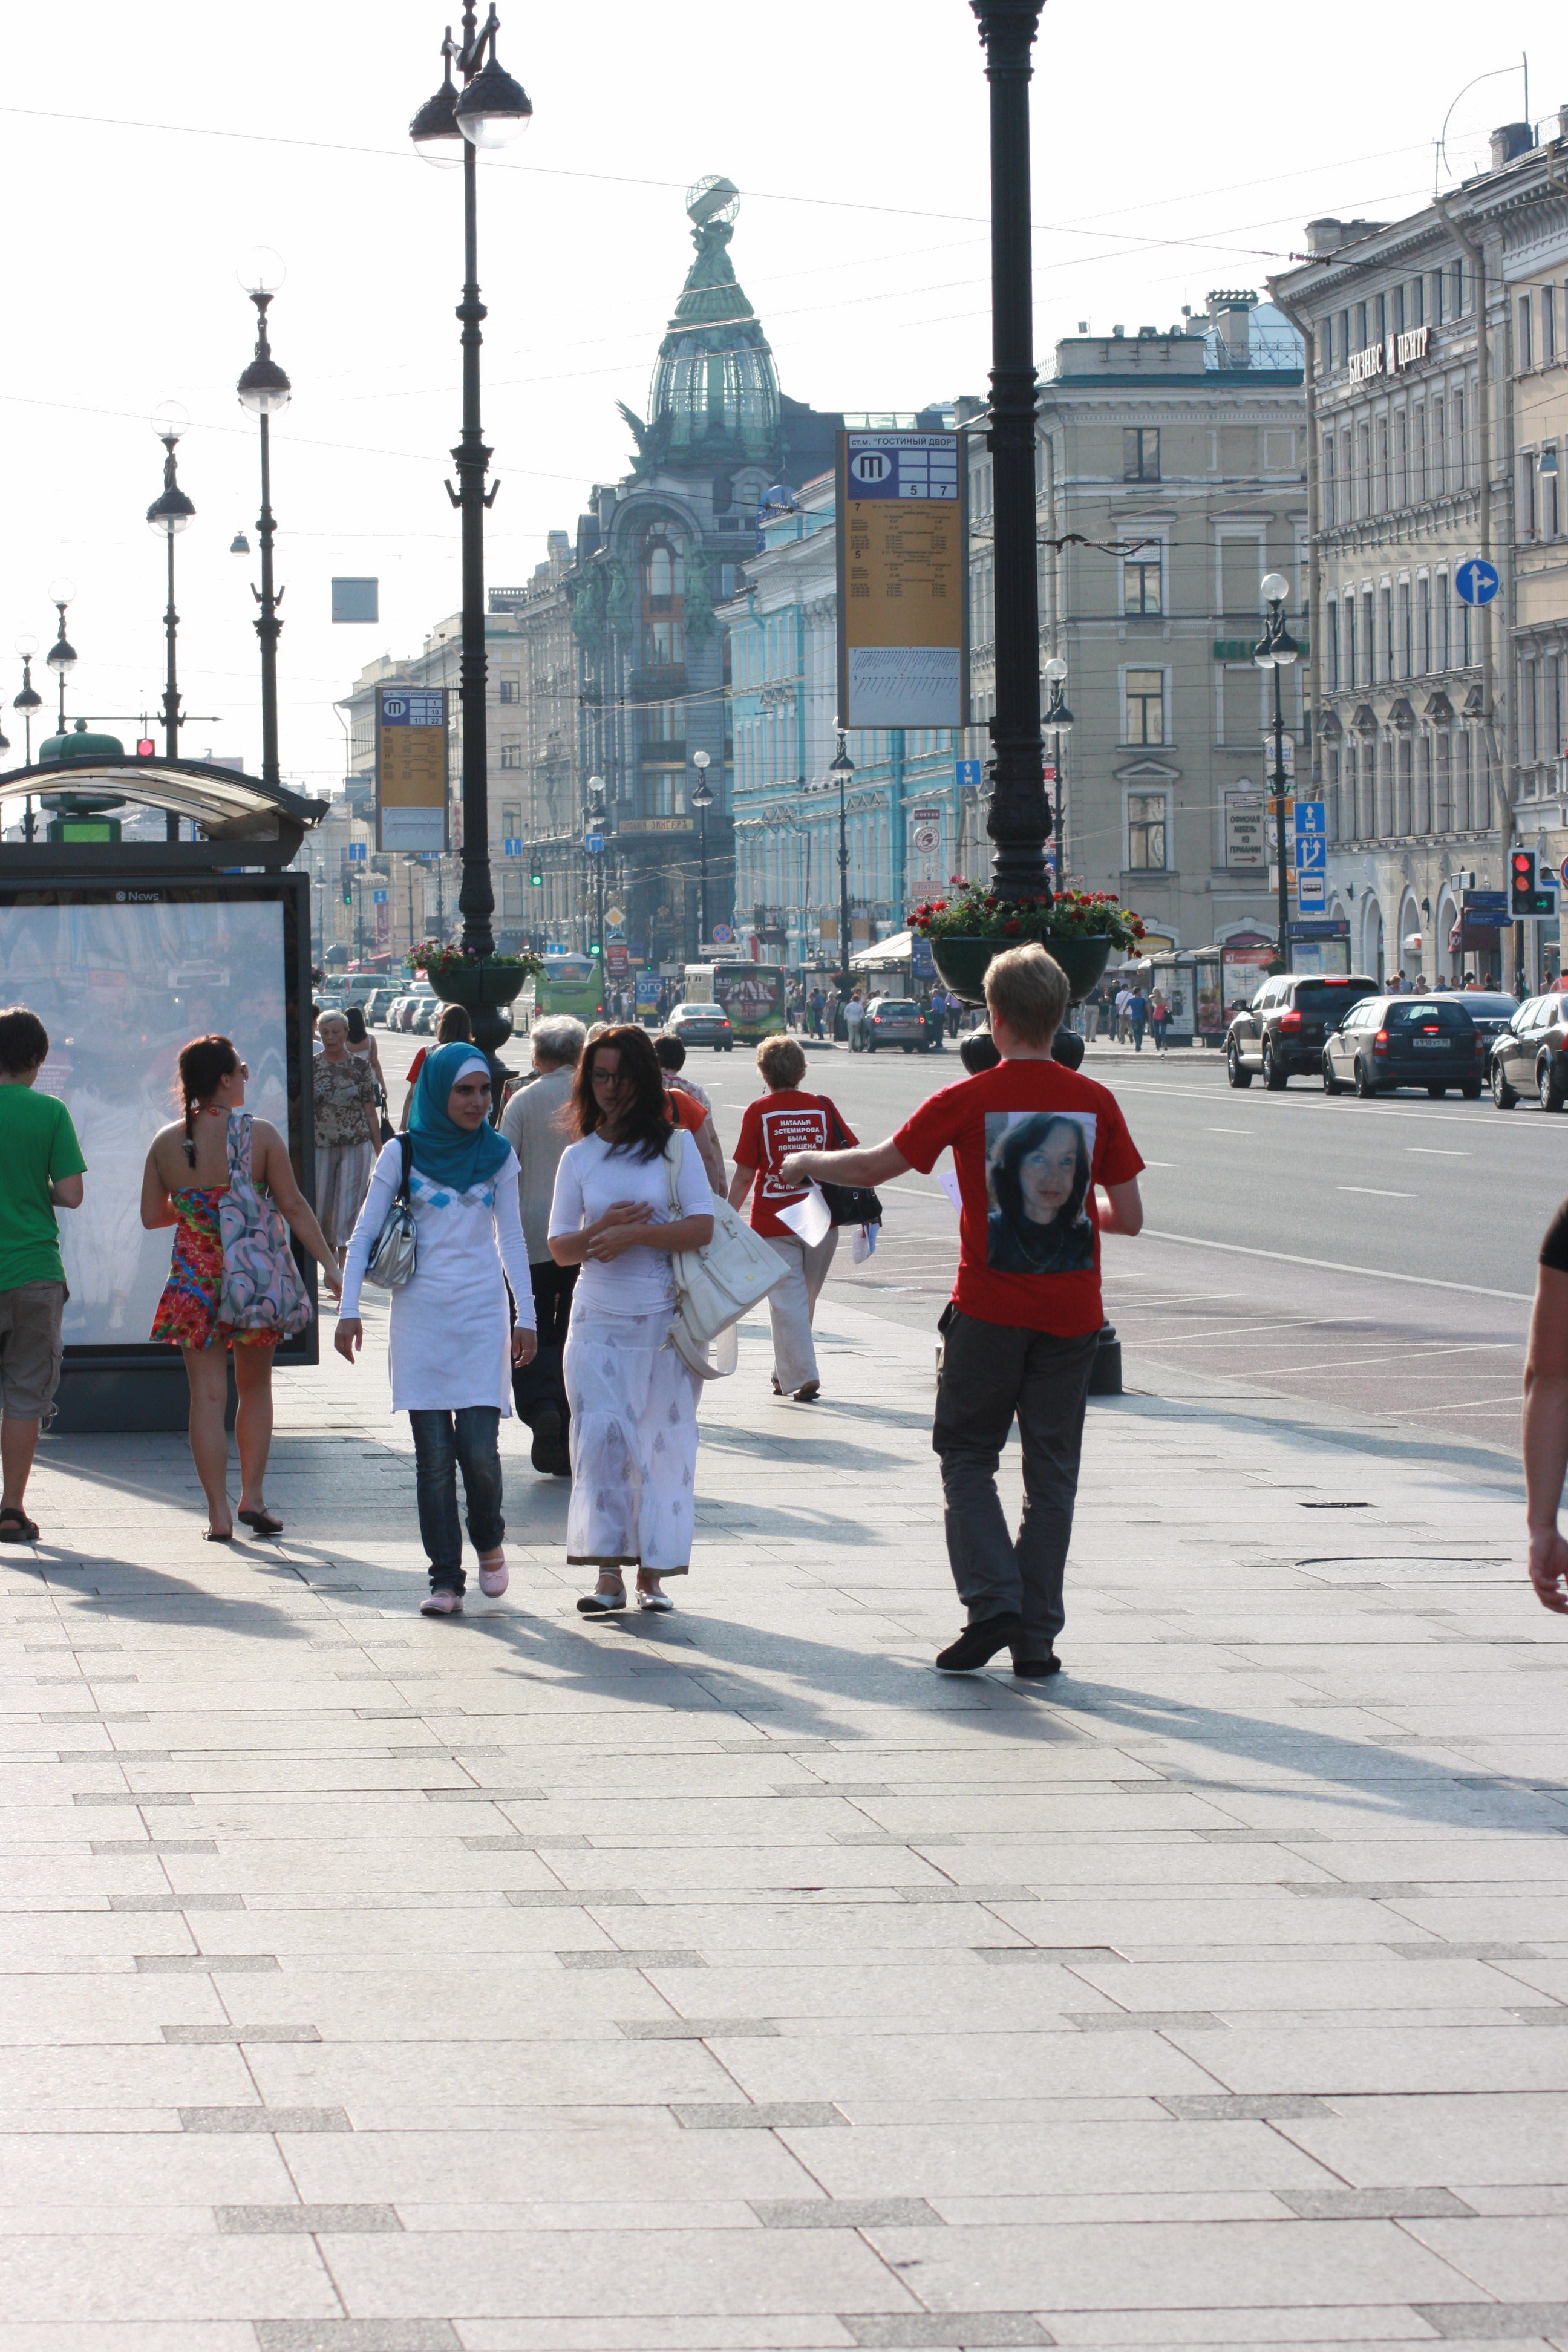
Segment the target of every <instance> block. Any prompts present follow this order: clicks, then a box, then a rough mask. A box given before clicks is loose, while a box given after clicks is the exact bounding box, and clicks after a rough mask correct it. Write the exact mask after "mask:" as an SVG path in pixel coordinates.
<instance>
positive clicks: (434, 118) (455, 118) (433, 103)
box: [408, 0, 533, 1062]
mask: <svg viewBox="0 0 1568 2352" xmlns="http://www.w3.org/2000/svg"><path fill="white" fill-rule="evenodd" d="M499 29H500V20H499V18H498V17H497V16H496V12H495V10H494V8H493V7H492V8H491V10H490V12H489V16H488V17H487V18H486V21H485V24H484V26H483V28H482V29H481V28H480V27H479V19H478V14H477V11H476V9H475V8H474V6H473V5H472V0H468V5H466V6H465V7H464V10H463V39H462V45H461V47H458V44H457V43H455V42H454V41H453V39H452V36H451V32H450V29H448V31H447V37H446V39H445V40H444V41H443V42H442V44H441V56H442V58H443V60H444V65H445V72H444V76H443V79H442V83H441V87H440V89H438V90H437V92H436V95H435V96H434V98H431V99H427V100H426V102H425V104H424V105H423V106H422V107H421V108H420V110H419V111H418V113H417V114H416V116H415V117H414V120H413V121H412V122H411V123H410V124H409V126H408V135H409V137H410V138H411V139H412V140H413V142H414V144H415V146H416V149H417V150H418V152H419V153H420V154H421V155H423V156H425V158H426V161H427V162H430V163H456V162H457V161H458V157H459V156H460V157H461V159H462V165H463V299H462V300H461V301H460V302H459V303H458V314H457V315H458V319H459V320H461V321H462V329H463V333H462V349H463V431H462V437H461V439H460V440H459V442H458V446H457V448H456V449H455V450H454V451H453V453H452V457H453V463H454V465H455V467H456V468H457V475H458V488H456V489H455V490H454V489H453V488H452V485H451V484H450V482H448V483H447V497H448V498H449V499H451V501H452V503H453V505H454V506H455V507H457V508H458V510H459V512H460V513H461V516H462V546H463V631H462V656H461V664H460V667H459V672H458V676H459V679H460V693H461V698H462V706H463V777H462V804H463V885H462V889H461V891H460V893H459V895H458V907H459V908H460V909H461V911H462V917H463V933H462V944H463V947H464V949H465V950H468V951H469V952H471V953H472V954H474V955H477V956H489V955H492V954H493V953H494V952H495V932H494V929H493V928H492V926H491V920H490V919H491V917H492V915H493V914H494V913H495V903H496V902H495V890H494V887H493V886H492V884H491V880H490V862H489V794H488V790H487V782H488V780H487V774H486V761H487V758H488V751H489V746H488V742H487V737H486V728H485V676H486V659H485V539H484V531H485V525H484V515H485V509H486V507H487V506H488V505H489V503H490V501H491V500H492V499H494V497H495V490H494V489H493V488H492V489H491V490H490V492H489V496H488V497H487V495H486V491H485V475H486V473H487V471H488V469H489V461H490V453H489V449H488V448H487V447H486V446H485V440H484V433H483V430H482V428H481V425H480V422H479V347H480V342H481V341H482V338H481V336H480V333H479V327H480V322H481V321H482V320H483V319H484V317H485V306H484V304H483V303H482V302H481V301H480V299H479V185H478V169H477V166H478V157H479V149H480V148H484V149H486V150H489V149H491V148H496V147H501V146H504V145H505V144H506V142H507V141H508V140H510V139H512V138H515V137H516V135H517V133H518V132H519V131H522V130H524V129H526V127H527V124H528V121H529V119H530V117H531V115H532V112H533V108H532V105H531V102H530V100H529V97H528V93H527V91H526V90H525V89H523V88H522V86H521V83H520V82H517V81H514V80H513V79H512V77H511V75H510V74H509V73H508V72H506V71H505V69H504V68H503V67H502V66H501V64H500V60H499V58H497V56H496V35H497V32H498V31H499ZM454 66H455V67H456V68H457V71H458V74H459V75H460V76H461V79H462V83H463V87H462V89H461V90H460V91H459V90H458V87H457V85H456V83H455V82H454V80H453V79H452V75H453V68H454ZM506 1034H507V1033H506V1024H505V1023H504V1022H503V1021H502V1020H501V1019H500V1016H499V1015H498V1014H497V1013H496V1012H495V1010H494V1009H493V1008H492V1007H490V1006H489V1005H480V1006H479V1007H477V1008H476V1009H475V1014H474V1036H475V1042H476V1044H478V1045H479V1046H480V1047H481V1049H482V1050H483V1051H484V1052H486V1053H487V1054H489V1056H490V1058H491V1060H492V1062H493V1059H494V1049H495V1047H496V1046H497V1045H500V1041H501V1039H502V1038H503V1037H504V1036H505V1035H506Z"/></svg>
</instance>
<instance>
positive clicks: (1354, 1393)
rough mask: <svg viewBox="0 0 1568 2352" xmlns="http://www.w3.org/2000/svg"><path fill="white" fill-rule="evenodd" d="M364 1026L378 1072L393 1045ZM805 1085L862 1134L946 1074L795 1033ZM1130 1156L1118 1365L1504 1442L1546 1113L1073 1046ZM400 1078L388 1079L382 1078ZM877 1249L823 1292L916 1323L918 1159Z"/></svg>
mask: <svg viewBox="0 0 1568 2352" xmlns="http://www.w3.org/2000/svg"><path fill="white" fill-rule="evenodd" d="M382 1042H383V1045H384V1048H385V1049H386V1051H385V1055H384V1058H385V1060H386V1065H387V1068H388V1072H389V1074H390V1073H391V1072H392V1071H393V1069H394V1068H395V1067H396V1068H397V1069H401V1068H402V1067H404V1066H405V1064H406V1061H407V1058H408V1055H409V1053H410V1052H411V1051H412V1047H411V1046H407V1047H405V1045H404V1041H402V1040H401V1039H386V1038H385V1037H384V1035H383V1038H382ZM810 1062H811V1067H810V1074H809V1076H808V1078H807V1081H806V1083H807V1085H808V1086H811V1087H816V1088H819V1089H821V1090H822V1091H823V1092H826V1093H828V1094H831V1095H832V1096H833V1097H834V1099H835V1100H836V1101H837V1104H838V1105H839V1107H840V1108H841V1110H842V1111H843V1113H844V1116H845V1118H847V1121H848V1122H849V1124H850V1126H851V1127H852V1128H853V1129H855V1131H856V1133H857V1134H858V1136H859V1137H860V1138H861V1139H862V1140H863V1141H873V1140H876V1139H879V1138H881V1137H884V1136H887V1135H890V1134H891V1133H892V1131H893V1130H894V1129H895V1128H896V1127H897V1126H898V1125H899V1124H900V1120H902V1119H903V1118H907V1117H908V1115H909V1113H910V1111H911V1110H912V1109H913V1108H914V1107H915V1105H916V1104H917V1103H919V1102H920V1101H921V1100H922V1099H923V1097H925V1096H926V1095H927V1094H929V1093H931V1091H932V1090H933V1089H934V1088H936V1087H942V1086H947V1085H951V1084H952V1083H953V1082H954V1081H955V1080H956V1079H958V1078H960V1077H961V1076H963V1067H962V1065H961V1064H960V1062H959V1059H958V1055H957V1053H956V1051H955V1050H953V1049H951V1048H950V1049H949V1050H948V1051H947V1052H946V1053H944V1054H943V1055H941V1056H940V1057H938V1056H936V1055H903V1054H901V1053H900V1054H891V1055H889V1054H883V1055H876V1056H875V1057H873V1056H869V1055H849V1054H847V1053H845V1052H843V1051H842V1050H838V1051H832V1052H829V1051H816V1052H813V1053H812V1055H811V1057H810ZM1086 1070H1087V1073H1088V1075H1089V1076H1093V1077H1096V1078H1098V1079H1099V1080H1100V1083H1101V1084H1103V1085H1106V1086H1109V1087H1111V1089H1112V1091H1113V1092H1114V1093H1115V1094H1116V1095H1117V1097H1119V1099H1120V1100H1121V1105H1122V1108H1123V1109H1124V1111H1125V1113H1126V1116H1127V1120H1128V1124H1129V1126H1130V1127H1131V1130H1132V1134H1133V1137H1134V1139H1135V1140H1136V1142H1137V1144H1138V1147H1139V1149H1140V1150H1141V1151H1142V1154H1143V1157H1144V1159H1145V1160H1146V1161H1147V1162H1148V1170H1147V1173H1146V1175H1145V1177H1144V1179H1143V1197H1144V1202H1145V1208H1146V1213H1147V1219H1148V1223H1147V1225H1146V1227H1145V1230H1144V1233H1143V1234H1142V1236H1141V1237H1140V1238H1139V1239H1138V1240H1137V1241H1135V1242H1125V1241H1121V1240H1118V1239H1116V1238H1114V1237H1112V1238H1111V1239H1110V1241H1109V1242H1108V1243H1107V1245H1106V1251H1105V1271H1106V1292H1107V1311H1108V1313H1109V1314H1110V1317H1111V1318H1112V1320H1113V1321H1114V1322H1115V1324H1116V1326H1117V1328H1118V1330H1119V1332H1120V1333H1121V1338H1122V1341H1123V1347H1124V1350H1125V1353H1126V1357H1127V1363H1128V1377H1129V1379H1130V1381H1135V1380H1136V1378H1137V1377H1138V1370H1139V1367H1140V1366H1141V1365H1142V1366H1147V1367H1148V1368H1150V1370H1153V1371H1157V1372H1158V1374H1159V1375H1160V1377H1161V1381H1162V1385H1165V1384H1166V1383H1167V1382H1168V1381H1169V1379H1170V1376H1171V1375H1172V1374H1173V1373H1175V1374H1178V1375H1179V1376H1181V1377H1182V1378H1184V1379H1185V1380H1186V1381H1188V1382H1189V1383H1190V1385H1191V1387H1192V1389H1193V1391H1194V1394H1195V1393H1199V1392H1202V1393H1205V1394H1214V1393H1215V1392H1216V1391H1218V1392H1220V1393H1224V1392H1225V1391H1226V1388H1227V1387H1228V1386H1229V1385H1230V1384H1236V1385H1237V1388H1238V1389H1239V1390H1240V1391H1244V1392H1246V1393H1248V1394H1252V1395H1257V1396H1263V1395H1278V1396H1281V1397H1289V1398H1296V1399H1300V1400H1305V1401H1309V1402H1312V1403H1314V1404H1316V1405H1317V1406H1319V1407H1321V1408H1326V1409H1328V1410H1330V1411H1331V1412H1342V1413H1343V1414H1344V1415H1345V1416H1346V1417H1347V1419H1348V1420H1349V1421H1350V1422H1352V1423H1357V1424H1359V1423H1363V1422H1365V1421H1368V1420H1375V1421H1377V1422H1378V1423H1389V1424H1392V1425H1393V1426H1394V1427H1402V1426H1403V1427H1410V1428H1416V1427H1420V1428H1422V1429H1427V1430H1436V1431H1438V1432H1446V1433H1451V1434H1452V1436H1453V1438H1454V1441H1455V1442H1456V1443H1458V1442H1461V1441H1463V1440H1469V1439H1476V1438H1479V1439H1482V1440H1485V1441H1488V1442H1490V1443H1493V1444H1501V1445H1505V1446H1508V1447H1510V1448H1511V1447H1513V1446H1514V1444H1516V1442H1517V1428H1518V1398H1519V1381H1520V1370H1521V1354H1522V1347H1523V1341H1524V1337H1525V1332H1526V1328H1527V1326H1528V1321H1529V1302H1530V1297H1531V1290H1532V1288H1533V1284H1534V1265H1535V1255H1536V1251H1537V1249H1538V1247H1539V1244H1540V1239H1541V1234H1542V1231H1543V1230H1544V1228H1545V1226H1546V1223H1547V1222H1548V1220H1549V1218H1550V1217H1551V1215H1552V1212H1553V1210H1554V1209H1555V1208H1556V1206H1557V1203H1558V1202H1559V1201H1560V1200H1561V1199H1562V1198H1563V1194H1564V1193H1565V1192H1568V1116H1563V1117H1561V1118H1549V1117H1547V1116H1546V1115H1545V1114H1543V1113H1542V1112H1541V1111H1540V1110H1538V1109H1536V1108H1533V1107H1531V1106H1530V1105H1527V1104H1521V1107H1520V1108H1518V1109H1517V1110H1513V1111H1510V1112H1506V1113H1505V1112H1499V1111H1497V1110H1495V1109H1494V1108H1492V1106H1491V1104H1490V1102H1489V1100H1486V1099H1483V1100H1482V1101H1481V1102H1479V1103H1466V1102H1462V1101H1460V1100H1458V1098H1457V1097H1450V1098H1449V1099H1447V1100H1446V1101H1443V1102H1440V1103H1437V1102H1433V1101H1431V1100H1430V1099H1429V1098H1428V1097H1426V1096H1425V1095H1401V1096H1398V1097H1393V1098H1386V1099H1384V1100H1380V1101H1377V1102H1373V1103H1362V1102H1359V1101H1357V1100H1356V1099H1355V1098H1354V1097H1351V1096H1342V1097H1338V1098H1337V1099H1335V1100H1333V1101H1330V1100H1329V1099H1327V1098H1326V1097H1324V1096H1323V1094H1322V1092H1321V1089H1320V1088H1319V1087H1317V1086H1316V1085H1310V1084H1309V1083H1308V1082H1307V1081H1306V1080H1304V1079H1297V1080H1294V1081H1292V1083H1291V1085H1290V1086H1289V1087H1288V1088H1287V1089H1286V1090H1285V1091H1284V1092H1283V1093H1281V1094H1269V1093H1268V1092H1266V1091H1265V1089H1264V1088H1263V1087H1262V1086H1261V1084H1259V1083H1258V1082H1256V1081H1255V1082H1254V1084H1253V1085H1252V1086H1251V1087H1249V1088H1247V1090H1246V1091H1244V1092H1233V1091H1232V1090H1231V1089H1230V1087H1227V1086H1226V1082H1225V1073H1224V1069H1223V1066H1222V1065H1221V1063H1220V1059H1219V1056H1218V1055H1211V1054H1207V1053H1204V1054H1201V1055H1200V1054H1199V1053H1196V1052H1193V1051H1188V1052H1185V1053H1172V1054H1170V1055H1165V1056H1164V1057H1163V1058H1160V1059H1156V1058H1155V1056H1154V1055H1153V1054H1152V1051H1145V1053H1144V1054H1143V1055H1142V1056H1140V1057H1136V1058H1135V1057H1133V1056H1132V1055H1129V1054H1126V1053H1120V1052H1117V1053H1109V1054H1108V1053H1106V1052H1104V1051H1103V1050H1101V1051H1100V1052H1098V1053H1097V1052H1095V1051H1094V1050H1093V1049H1091V1052H1090V1055H1089V1061H1088V1063H1087V1065H1086ZM689 1072H690V1075H691V1076H694V1077H696V1078H697V1079H699V1080H700V1083H701V1084H702V1085H703V1086H704V1087H707V1088H708V1090H709V1092H710V1094H711V1096H712V1097H713V1101H714V1107H715V1111H716V1115H717V1118H718V1122H719V1130H720V1136H721V1140H722V1142H723V1144H724V1147H725V1151H726V1154H727V1156H728V1155H730V1154H731V1153H732V1151H733V1147H734V1142H735V1139H736V1136H737V1134H738V1132H739V1129H740V1123H741V1116H742V1111H743V1109H744V1108H745V1105H746V1103H747V1102H748V1101H749V1100H750V1099H751V1098H752V1095H753V1094H754V1093H755V1092H757V1090H758V1087H759V1085H760V1081H759V1080H758V1078H757V1076H756V1073H755V1070H754V1068H753V1066H752V1061H751V1057H750V1055H748V1054H747V1053H746V1052H745V1051H744V1049H743V1048H737V1050H736V1051H735V1052H734V1053H732V1054H729V1055H719V1054H711V1053H698V1054H694V1055H692V1057H691V1061H690V1064H689ZM395 1100H396V1101H400V1100H401V1089H400V1088H399V1089H398V1090H397V1092H396V1094H395ZM884 1204H885V1207H886V1209H887V1222H886V1223H885V1225H884V1226H883V1229H882V1238H881V1242H880V1244H879V1248H878V1250H877V1253H876V1255H875V1257H874V1258H873V1259H871V1260H870V1262H869V1263H868V1265H864V1266H860V1267H856V1266H853V1265H851V1264H850V1262H849V1255H848V1249H847V1245H846V1246H841V1247H840V1250H839V1253H838V1257H837V1261H836V1263H835V1266H834V1271H833V1274H832V1276H831V1277H830V1282H829V1294H828V1303H830V1302H831V1297H833V1296H834V1295H835V1294H837V1292H839V1291H840V1290H841V1291H842V1292H843V1293H844V1294H845V1295H846V1296H847V1297H853V1299H854V1301H855V1303H856V1304H858V1305H859V1306H862V1307H868V1308H870V1309H871V1310H872V1311H874V1312H876V1313H879V1314H882V1315H886V1316H888V1317H889V1318H891V1319H893V1320H896V1321H898V1322H900V1323H905V1324H908V1325H910V1326H913V1327H915V1328H921V1329H927V1330H932V1331H933V1332H934V1326H935V1322H936V1318H937V1316H938V1315H939V1314H940V1312H941V1309H942V1302H943V1301H944V1300H945V1299H946V1297H948V1295H949V1291H950V1289H951V1286H952V1271H953V1266H954V1264H955V1261H956V1256H957V1220H956V1217H955V1215H954V1213H953V1211H952V1207H951V1205H950V1203H949V1202H948V1200H947V1197H946V1195H945V1194H944V1193H943V1192H942V1191H941V1190H940V1188H939V1187H938V1185H937V1184H936V1182H935V1181H934V1177H922V1176H919V1175H916V1174H914V1173H912V1172H911V1173H910V1174H909V1175H907V1176H904V1177H901V1178H900V1179H899V1180H898V1181H896V1182H895V1183H893V1184H891V1185H889V1186H887V1187H886V1188H884Z"/></svg>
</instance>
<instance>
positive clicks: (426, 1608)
mask: <svg viewBox="0 0 1568 2352" xmlns="http://www.w3.org/2000/svg"><path fill="white" fill-rule="evenodd" d="M462 1613H463V1596H462V1594H461V1593H460V1592H454V1591H452V1590H451V1588H450V1586H448V1585H445V1584H438V1585H437V1587H436V1590H435V1591H434V1592H432V1593H429V1594H427V1595H426V1598H425V1599H424V1600H423V1601H421V1602H420V1603H419V1614H420V1615H421V1617H460V1616H461V1615H462Z"/></svg>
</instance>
